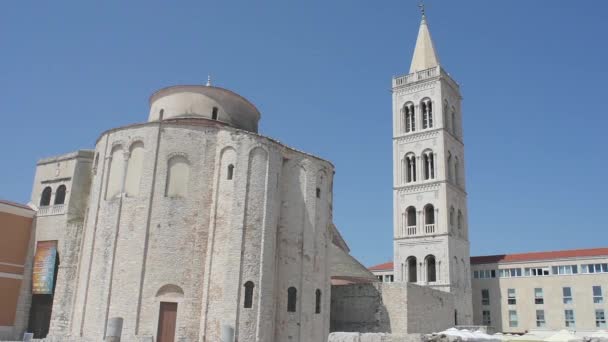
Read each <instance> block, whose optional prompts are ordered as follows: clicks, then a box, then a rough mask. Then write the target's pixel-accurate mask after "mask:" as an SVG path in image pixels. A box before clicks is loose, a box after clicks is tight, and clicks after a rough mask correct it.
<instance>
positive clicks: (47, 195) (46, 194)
mask: <svg viewBox="0 0 608 342" xmlns="http://www.w3.org/2000/svg"><path fill="white" fill-rule="evenodd" d="M52 193H53V189H51V187H50V186H47V187H46V188H44V190H42V195H40V206H41V207H48V206H49V205H50V204H51V194H52Z"/></svg>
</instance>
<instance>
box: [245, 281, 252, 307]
mask: <svg viewBox="0 0 608 342" xmlns="http://www.w3.org/2000/svg"><path fill="white" fill-rule="evenodd" d="M244 287H245V301H244V303H243V307H244V308H245V309H250V308H251V307H253V288H254V285H253V282H252V281H248V282H246V283H245V285H244Z"/></svg>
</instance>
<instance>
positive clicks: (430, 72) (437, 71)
mask: <svg viewBox="0 0 608 342" xmlns="http://www.w3.org/2000/svg"><path fill="white" fill-rule="evenodd" d="M438 76H441V77H442V78H443V79H446V80H447V81H448V83H450V84H451V85H452V86H453V87H455V88H458V84H457V83H456V82H454V80H452V78H451V77H450V75H448V73H447V72H445V70H443V69H442V68H441V67H440V66H436V67H432V68H429V69H425V70H420V71H416V72H413V73H411V74H407V75H403V76H398V77H393V88H395V87H400V86H404V85H408V84H413V83H416V82H420V81H424V80H428V79H431V78H434V77H438Z"/></svg>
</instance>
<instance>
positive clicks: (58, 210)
mask: <svg viewBox="0 0 608 342" xmlns="http://www.w3.org/2000/svg"><path fill="white" fill-rule="evenodd" d="M65 209H66V207H65V204H55V205H49V206H45V207H40V208H38V216H52V215H63V214H65Z"/></svg>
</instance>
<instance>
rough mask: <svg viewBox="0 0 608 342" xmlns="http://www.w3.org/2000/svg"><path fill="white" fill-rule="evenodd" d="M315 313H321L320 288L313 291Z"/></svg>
mask: <svg viewBox="0 0 608 342" xmlns="http://www.w3.org/2000/svg"><path fill="white" fill-rule="evenodd" d="M315 313H316V314H320V313H321V290H319V289H317V291H315Z"/></svg>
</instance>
